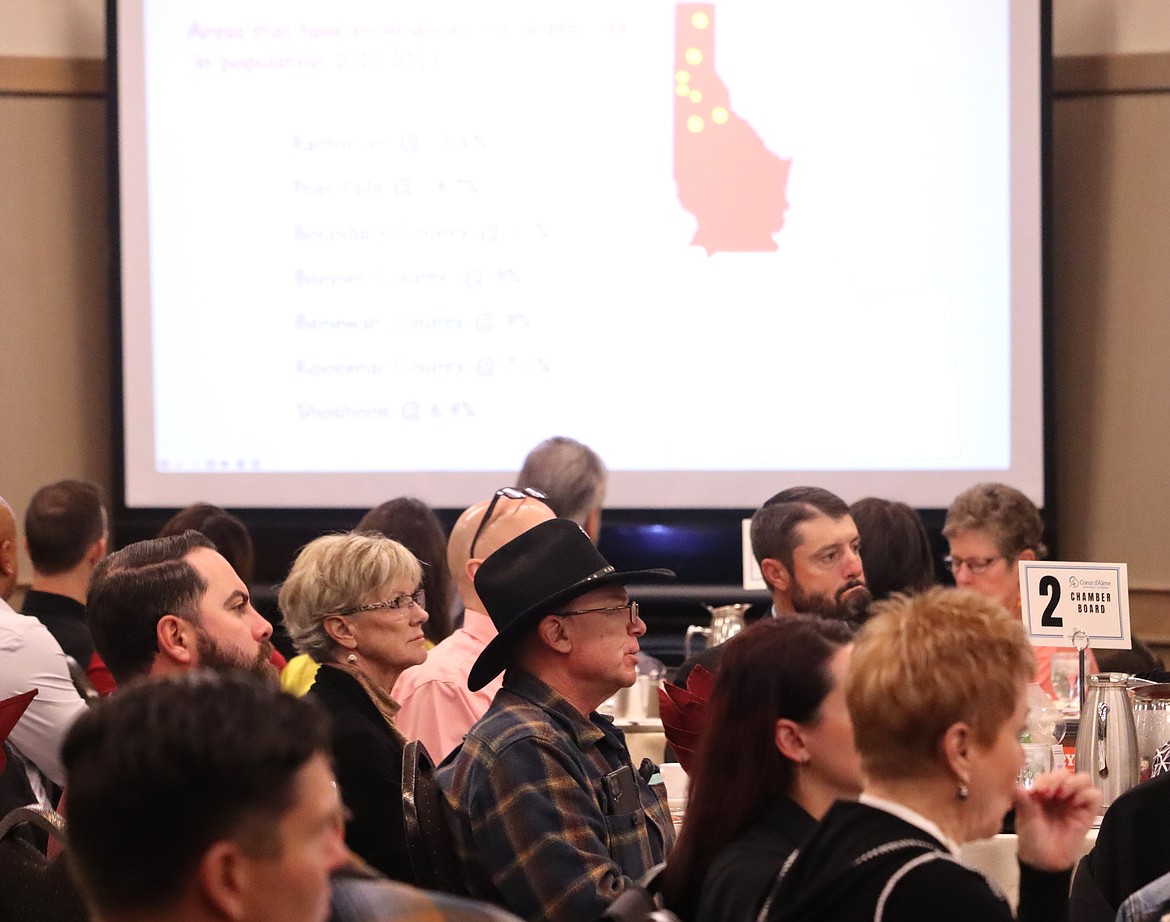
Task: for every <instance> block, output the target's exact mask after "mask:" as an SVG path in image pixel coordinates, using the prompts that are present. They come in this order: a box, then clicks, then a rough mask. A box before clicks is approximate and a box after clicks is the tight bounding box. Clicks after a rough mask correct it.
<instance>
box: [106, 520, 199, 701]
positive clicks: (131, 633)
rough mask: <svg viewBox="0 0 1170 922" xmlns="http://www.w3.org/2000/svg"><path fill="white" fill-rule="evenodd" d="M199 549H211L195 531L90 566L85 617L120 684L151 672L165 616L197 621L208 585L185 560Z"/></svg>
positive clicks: (123, 551) (129, 548) (130, 549)
mask: <svg viewBox="0 0 1170 922" xmlns="http://www.w3.org/2000/svg"><path fill="white" fill-rule="evenodd" d="M197 547H206V548H210V549H211V550H215V545H214V544H212V542H211V540H210V539H208V538H207V537H206V536H205V535H202V534H200V533H199V532H197V531H185V532H183V534H181V535H171V536H169V537H166V538H148V539H147V540H145V541H138V542H137V543H135V544H129V545H127V546H126V547H124V548H122V549H121V550H120V551H115V552H114V553H113V554H110V556H109V557H106V558H105V559H104V560H103V561H102V562H101V563H99V564H98V565H97V567H95V568H94V571H93V575H92V576H91V577H90V579H89V594H88V596H87V597H86V601H85V616H86V620H87V621H88V622H89V632H90V634H91V635H93V645H94V648H95V649H96V650H97V652H98V655H99V656H101V658H102V660H104V661H105V664H106V665H107V666H108V667H109V669H110V672H111V673H112V674H113V676H114V681H115V682H117V683H118V684H119V685H122V684H123V683H125V682H129V681H130V680H131V679H134V678H137V677H139V676H144V675H146V674H147V672H149V671H150V666H151V663H153V662H154V658H155V655H156V654H157V653H158V639H157V636H156V629H157V627H158V622H159V619H160V618H162V616H163V615H167V614H171V615H182V616H183V617H185V618H188V619H190V620H192V621H195V622H197V621H198V618H199V600H200V599H201V598H202V597H203V593H205V592H206V591H207V583H206V582H205V581H204V579H203V577H201V576H200V575H199V573H198V571H196V569H195V568H194V567H193V566H191V564H190V562H189V561H187V560H186V557H187V555H188V554H189V553H191V551H193V550H195V548H197Z"/></svg>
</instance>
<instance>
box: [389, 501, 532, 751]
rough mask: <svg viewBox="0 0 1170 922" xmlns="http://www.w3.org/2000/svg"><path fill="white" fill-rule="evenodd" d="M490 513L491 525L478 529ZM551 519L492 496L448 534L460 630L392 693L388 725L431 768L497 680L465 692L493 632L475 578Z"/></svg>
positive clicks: (487, 701) (486, 701) (483, 707)
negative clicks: (422, 752) (421, 750)
mask: <svg viewBox="0 0 1170 922" xmlns="http://www.w3.org/2000/svg"><path fill="white" fill-rule="evenodd" d="M489 509H490V518H489V519H488V520H487V521H486V522H484V515H485V513H488V511H489ZM552 518H555V516H554V515H553V511H552V510H551V509H550V508H549V507H548V506H546V505H545V504H544V503H542V502H541V501H540V500H538V499H534V498H533V497H531V496H522V497H521V498H519V499H513V498H511V497H510V496H505V495H497V496H496V497H495V498H494V499H493V500H490V501H485V502H482V503H476V504H475V505H474V506H471V507H470V508H469V509H467V510H466V511H465V512H464V513H463V514H462V515H461V516H459V519H458V521H457V522H456V523H455V527H454V528H452V529H451V537H450V538H449V539H448V541H447V567H448V569H450V571H451V578H452V579H453V580H454V581H455V585H456V586H458V588H459V594H460V595H461V596H462V597H463V603H464V606H465V611H464V614H463V627H461V628H460V629H459V630H457V631H455V632H454V633H453V634H451V636H449V637H448V638H446V639H445V640H444V641H443V642H442V643H440V644H439V645H438V646H436V647H435V648H434V649H433V650H431V651H430V653H428V654H427V659H426V662H425V663H423V664H422V665H419V666H412V667H411V668H409V669H407V670H406V671H405V672H403V673H402V675H401V676H399V678H398V681H397V682H396V683H395V685H394V692H393V695H394V700H395V701H397V702H398V703H399V704H400V705H402V710H401V711H399V712H398V716H397V717H396V718H395V723H396V724H397V725H398V729H399V730H400V731H401V733H402V735H403V736H405V737H406V738H407V739H408V740H410V739H418V740H422V743H423V745H424V746H426V747H427V752H428V753H430V755H431V758H432V759H434V760H435V764H436V765H437V764H438V763H439V762H441V761H442V760H443V759H445V758H446V757H447V754H448V753H449V752H451V750H453V749H454V748H455V747H456V746H458V745H459V744H460V743H461V742H462V741H463V735H464V734H465V733H467V731H468V730H470V729H471V725H472V724H473V723H475V722H476V721H477V720H479V718H480V717H482V716H483V715H484V714H485V713H486V712H487V709H488V707H489V706H490V705H491V703H492V699H493V698H494V697H495V696H496V692H497V691H499V689H500V685H501V683H502V681H503V680H502V678H501V677H497V678H495V679H494V680H493V681H491V682H490V683H488V684H487V685H485V686H484V687H483V688H481V689H480V690H479V691H474V692H473V691H470V690H468V688H467V675H468V673H469V672H470V671H471V665H472V663H474V662H475V660H476V658H478V656H479V654H480V653H482V652H483V649H484V647H486V646H487V645H488V644H489V643H490V642H491V640H492V638H494V637H495V636H496V628H495V625H493V624H492V620H491V618H489V617H488V616H487V614H486V612H485V609H484V605H483V602H481V601H480V599H479V595H478V594H477V593H476V591H475V583H474V578H475V574H476V573H477V572H478V571H479V567H480V564H482V563H483V561H484V559H485V558H487V557H488V556H489V555H491V554H492V553H493V552H495V551H496V550H498V549H499V548H501V547H503V546H504V545H505V544H507V543H508V542H509V541H511V540H512V539H513V538H515V537H517V536H518V535H521V534H523V533H524V532H526V531H528V529H530V528H532V527H533V526H534V525H539V524H540V523H541V522H546V521H548V520H549V519H552ZM473 542H474V544H475V555H476V556H474V557H472V556H471V545H472V543H473Z"/></svg>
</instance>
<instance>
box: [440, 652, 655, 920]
mask: <svg viewBox="0 0 1170 922" xmlns="http://www.w3.org/2000/svg"><path fill="white" fill-rule="evenodd" d="M629 765H630V753H629V750H628V749H626V742H625V736H624V735H623V734H622V732H621V731H620V730H618V729H617V728H616V727H614V726H613V722H612V721H611V720H610V719H609V718H607V717H603V716H601V715H599V714H597V713H593V714H590V715H589V716H588V718H586V717H583V716H582V715H581V714H580V713H579V712H578V711H577V710H576V709H574V708H573V707H572V705H570V704H569V702H568V701H566V700H565V699H564V698H563V697H562V696H561V695H559V694H557V693H556V692H555V691H553V690H552V689H551V688H549V687H548V686H547V685H545V684H544V683H543V682H541V681H540V680H538V679H537V678H535V677H534V676H532V675H530V674H528V673H525V672H522V671H520V670H515V669H514V670H510V671H509V672H508V674H507V675H506V676H505V678H504V686H503V688H502V689H501V691H500V692H499V694H497V695H496V698H495V701H494V702H493V703H492V706H491V709H490V710H489V711H488V712H487V713H486V714H485V715H484V716H483V718H482V719H481V720H480V721H479V722H478V723H476V724H475V726H474V727H472V728H471V731H470V732H469V733H468V734H467V737H466V738H465V739H464V742H463V745H462V748H461V749H457V750H456V751H455V753H454V755H453V757H452V758H449V759H448V760H447V762H446V763H445V764H444V766H443V767H442V768H441V769H440V770H439V772H438V773H437V775H436V778H437V779H438V781H439V784H440V785H441V786H442V788H443V790H444V791H445V792H446V795H447V800H448V802H449V803H450V804H451V806H452V808H453V809H454V811H455V814H456V823H455V825H456V828H455V830H454V832H455V838H456V844H457V847H458V849H459V853H460V858H461V860H462V862H463V866H464V870H465V873H466V876H467V880H468V886H469V888H470V890H471V892H472V893H473V894H474V895H475V896H477V897H480V898H481V899H486V900H490V901H492V902H495V903H498V904H500V905H502V906H506V907H507V908H508V909H510V910H511V911H512V912H514V913H516V914H517V915H519V916H521V917H523V918H525V919H530V920H539V922H592V920H595V919H598V918H600V916H601V913H602V912H603V911H604V910H605V909H606V907H607V906H608V905H609V904H610V903H611V902H612V901H613V899H614V898H615V897H616V896H617V895H618V894H619V893H620V892H621V891H622V890H623V889H625V887H626V886H628V885H629V884H630V883H631V882H632V881H633V880H635V879H637V878H638V877H639V876H640V875H642V874H643V873H645V872H646V871H648V870H649V869H650V868H652V867H653V866H654V865H656V864H658V863H659V862H661V861H664V860H665V859H666V855H667V852H668V851H669V850H670V847H671V846H672V845H673V844H674V827H673V825H672V824H671V820H670V813H669V811H668V810H667V807H666V796H665V791H664V790H663V788H662V786H661V785H655V786H654V787H651V786H650V785H649V784H648V783H647V782H646V781H644V780H643V779H642V777H641V776H640V775H639V774H638V772H637V771H635V772H634V777H635V779H636V780H637V786H638V794H639V799H640V803H639V804H638V806H637V807H635V808H634V809H632V810H630V811H628V812H623V813H618V814H614V813H612V812H611V811H610V810H608V809H607V804H608V797H607V795H606V792H605V789H604V787H603V779H604V777H605V776H606V775H607V774H609V773H610V772H612V771H614V770H615V769H620V768H621V767H623V766H629ZM630 767H631V768H633V766H630Z"/></svg>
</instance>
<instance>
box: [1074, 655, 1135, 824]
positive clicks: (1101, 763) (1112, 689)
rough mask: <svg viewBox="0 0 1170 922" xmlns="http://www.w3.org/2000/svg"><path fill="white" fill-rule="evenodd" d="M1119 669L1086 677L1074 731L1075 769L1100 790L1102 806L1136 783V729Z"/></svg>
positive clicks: (1123, 677) (1122, 675) (1108, 803)
mask: <svg viewBox="0 0 1170 922" xmlns="http://www.w3.org/2000/svg"><path fill="white" fill-rule="evenodd" d="M1128 678H1129V677H1128V676H1126V675H1125V674H1124V673H1120V672H1106V673H1102V674H1101V675H1094V676H1089V677H1088V678H1087V679H1086V680H1085V683H1086V685H1087V686H1088V689H1087V692H1086V694H1085V705H1084V707H1083V708H1082V709H1081V722H1080V727H1079V728H1078V730H1077V771H1078V772H1085V773H1086V774H1087V775H1088V776H1089V778H1091V779H1092V781H1093V786H1094V787H1096V788H1097V789H1099V790H1100V791H1101V795H1102V797H1103V799H1104V804H1103V807H1102V809H1104V807H1108V806H1109V805H1110V804H1111V803H1113V801H1114V800H1116V799H1117V798H1118V796H1120V795H1121V794H1124V793H1125V792H1126V791H1128V790H1129V789H1130V788H1132V787H1133V786H1134V785H1135V784H1137V783H1138V744H1137V730H1136V728H1135V726H1134V720H1133V706H1132V705H1131V704H1130V701H1129V692H1128V691H1127V689H1126V680H1127V679H1128Z"/></svg>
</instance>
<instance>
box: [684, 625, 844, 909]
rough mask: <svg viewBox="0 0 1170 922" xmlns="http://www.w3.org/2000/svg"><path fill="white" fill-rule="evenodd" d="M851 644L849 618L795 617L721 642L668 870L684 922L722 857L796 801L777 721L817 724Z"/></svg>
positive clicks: (793, 775)
mask: <svg viewBox="0 0 1170 922" xmlns="http://www.w3.org/2000/svg"><path fill="white" fill-rule="evenodd" d="M852 640H853V633H852V632H851V631H850V630H849V628H848V626H846V625H845V623H844V622H842V621H836V620H828V619H824V618H817V617H815V616H812V615H792V616H786V617H783V618H764V619H763V620H761V621H757V622H756V623H755V624H753V625H752V626H751V627H749V628H747V629H746V630H744V631H741V632H740V633H739V634H737V635H736V636H735V637H732V638H731V640H729V641H728V642H727V644H726V645H725V646H724V648H723V656H722V658H721V659H720V661H719V671H718V672H717V673H716V676H715V687H714V689H713V690H712V692H711V700H710V701H709V702H708V703H707V723H706V728H707V729H706V730H705V732H704V734H703V736H702V738H701V739H700V740H699V745H698V751H697V752H696V753H695V758H694V762H693V764H692V766H691V783H690V793H689V794H688V799H687V820H686V823H684V824H683V829H682V833H681V835H680V836H679V840H678V843H677V844H676V845H675V848H674V851H673V852H671V855H670V861H669V862H668V863H667V869H666V886H667V905H668V906H669V907H670V908H671V909H674V910H675V911H677V912H679V914H680V915H682V916H683V917H684V918H692V917H693V916H694V911H695V910H696V909H697V908H698V895H699V888H700V887H701V885H702V883H703V875H704V874H705V873H706V869H707V868H708V867H710V865H711V862H712V861H713V860H714V858H715V856H716V855H717V854H718V853H719V852H720V851H721V850H722V849H723V848H724V847H725V846H727V845H728V844H730V843H731V842H732V841H733V840H734V839H736V838H737V837H738V836H739V835H741V834H742V833H743V832H744V831H745V830H746V829H747V828H748V826H750V825H751V823H752V822H753V821H755V820H757V819H758V818H759V817H760V816H761V815H763V813H764V812H765V811H766V810H767V809H768V808H769V807H770V806H771V805H772V804H774V803H776V802H777V801H779V800H782V799H784V798H791V797H792V795H793V784H794V781H795V778H796V770H795V765H794V763H793V762H792V761H791V760H789V759H788V758H787V757H786V756H785V755H784V754H783V753H781V752H780V750H779V749H778V748H777V747H776V721H777V720H778V719H780V718H781V717H786V718H788V719H789V720H793V721H795V722H796V723H801V724H805V723H815V722H816V720H817V719H818V717H819V712H820V708H821V704H822V703H823V702H824V700H825V696H826V695H828V694H829V692H830V691H832V689H833V677H832V674H831V672H830V671H829V661H830V660H831V659H832V658H833V656H834V654H836V652H837V651H838V650H840V649H841V648H842V647H844V646H846V645H847V644H849V643H850V642H851V641H852ZM729 753H734V754H735V756H734V758H730V757H729Z"/></svg>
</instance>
